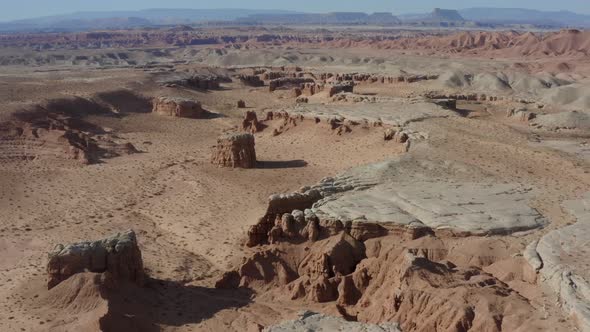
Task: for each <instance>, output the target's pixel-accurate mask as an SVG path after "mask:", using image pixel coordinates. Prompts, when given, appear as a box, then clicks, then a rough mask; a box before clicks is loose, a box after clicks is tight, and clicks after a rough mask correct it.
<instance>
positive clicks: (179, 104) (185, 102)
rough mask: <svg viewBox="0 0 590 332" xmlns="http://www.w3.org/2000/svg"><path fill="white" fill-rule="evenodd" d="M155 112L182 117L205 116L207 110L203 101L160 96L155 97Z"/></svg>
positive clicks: (153, 110)
mask: <svg viewBox="0 0 590 332" xmlns="http://www.w3.org/2000/svg"><path fill="white" fill-rule="evenodd" d="M153 104H154V106H153V109H152V112H153V113H156V114H161V115H167V116H176V117H182V118H203V117H205V116H206V114H207V111H205V110H204V109H203V108H202V107H201V103H199V102H197V101H193V100H189V99H184V98H170V97H159V98H156V99H154V102H153Z"/></svg>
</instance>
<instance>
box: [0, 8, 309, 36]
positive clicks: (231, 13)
mask: <svg viewBox="0 0 590 332" xmlns="http://www.w3.org/2000/svg"><path fill="white" fill-rule="evenodd" d="M263 14H274V15H281V14H297V12H294V11H287V10H253V9H168V8H152V9H144V10H137V11H108V12H76V13H71V14H64V15H54V16H44V17H36V18H30V19H22V20H16V21H10V22H0V31H34V30H45V31H48V30H49V31H51V30H55V31H62V30H65V31H69V30H72V31H74V30H77V31H79V30H86V29H88V28H89V27H92V28H94V29H112V28H125V27H128V28H133V27H142V26H145V27H147V26H155V25H177V24H190V23H198V22H204V21H233V20H235V19H237V18H240V17H245V16H249V15H263ZM125 20H127V21H128V22H127V23H126V24H125V23H124V21H125Z"/></svg>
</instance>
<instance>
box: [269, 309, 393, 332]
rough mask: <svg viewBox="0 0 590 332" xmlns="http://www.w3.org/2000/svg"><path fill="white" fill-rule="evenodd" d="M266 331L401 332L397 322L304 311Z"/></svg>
mask: <svg viewBox="0 0 590 332" xmlns="http://www.w3.org/2000/svg"><path fill="white" fill-rule="evenodd" d="M263 331H264V332H299V331H349V332H401V330H400V329H399V325H398V324H397V323H382V324H368V323H361V322H351V321H347V320H345V319H344V318H341V317H333V316H327V315H324V314H319V313H315V312H311V311H304V312H301V313H300V314H299V317H297V319H294V320H290V321H285V322H281V323H279V324H277V325H273V326H270V327H267V328H266V329H264V330H263Z"/></svg>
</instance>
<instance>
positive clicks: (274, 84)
mask: <svg viewBox="0 0 590 332" xmlns="http://www.w3.org/2000/svg"><path fill="white" fill-rule="evenodd" d="M304 83H314V79H313V78H304V77H282V78H277V79H272V80H270V82H269V86H268V88H269V91H270V92H273V91H275V90H277V89H279V88H294V87H295V88H301V85H302V84H304Z"/></svg>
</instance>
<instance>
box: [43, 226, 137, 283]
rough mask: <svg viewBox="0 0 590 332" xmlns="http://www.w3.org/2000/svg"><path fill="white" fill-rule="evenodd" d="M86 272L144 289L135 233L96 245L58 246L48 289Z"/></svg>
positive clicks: (50, 266)
mask: <svg viewBox="0 0 590 332" xmlns="http://www.w3.org/2000/svg"><path fill="white" fill-rule="evenodd" d="M83 272H95V273H105V272H106V273H109V274H110V275H111V276H112V277H113V279H115V280H124V281H131V282H134V283H136V284H137V285H140V286H141V285H142V284H143V282H144V279H145V274H144V271H143V261H142V259H141V251H140V250H139V247H138V246H137V239H136V237H135V232H133V231H127V232H124V233H119V234H116V235H114V236H112V237H108V238H105V239H102V240H98V241H94V242H80V243H74V244H69V245H65V246H64V245H61V244H60V245H58V246H57V247H56V248H55V249H54V250H53V251H52V252H51V253H49V262H48V263H47V275H48V281H47V287H48V288H49V289H51V288H53V287H55V286H56V285H58V284H59V283H60V282H62V281H64V280H66V279H68V278H69V277H71V276H72V275H74V274H77V273H83Z"/></svg>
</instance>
